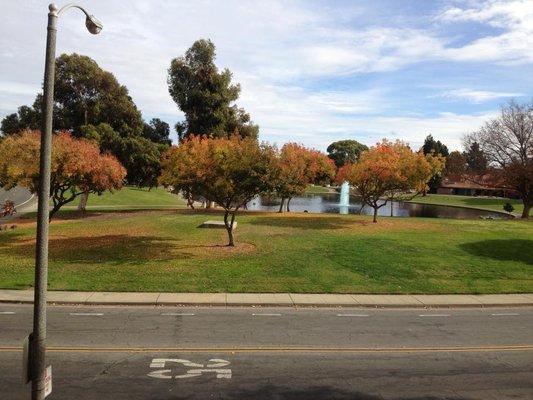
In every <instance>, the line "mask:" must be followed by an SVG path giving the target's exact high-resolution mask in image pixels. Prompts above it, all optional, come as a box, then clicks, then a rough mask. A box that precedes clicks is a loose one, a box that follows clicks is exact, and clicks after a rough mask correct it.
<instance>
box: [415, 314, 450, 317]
mask: <svg viewBox="0 0 533 400" xmlns="http://www.w3.org/2000/svg"><path fill="white" fill-rule="evenodd" d="M449 316H450V314H420V315H419V317H449Z"/></svg>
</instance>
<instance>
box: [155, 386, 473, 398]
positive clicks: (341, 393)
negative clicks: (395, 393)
mask: <svg viewBox="0 0 533 400" xmlns="http://www.w3.org/2000/svg"><path fill="white" fill-rule="evenodd" d="M171 398H172V399H176V397H155V398H153V399H152V400H170V399H171ZM179 398H180V399H183V400H185V399H187V397H183V398H182V397H179ZM195 398H196V397H195ZM387 398H388V399H390V400H469V399H467V398H466V397H434V396H422V397H410V396H408V397H393V398H390V397H387ZM217 399H243V400H244V399H245V400H383V399H384V398H383V397H382V396H374V395H371V394H365V393H361V392H357V391H345V390H340V389H334V388H331V387H328V386H317V387H311V388H308V389H293V388H289V387H279V386H274V385H268V386H262V387H259V388H256V389H250V390H235V391H230V392H229V393H223V394H221V395H220V397H219V396H217Z"/></svg>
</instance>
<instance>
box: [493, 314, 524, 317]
mask: <svg viewBox="0 0 533 400" xmlns="http://www.w3.org/2000/svg"><path fill="white" fill-rule="evenodd" d="M490 315H493V316H495V317H501V316H504V315H505V316H507V315H520V314H518V313H496V314H490Z"/></svg>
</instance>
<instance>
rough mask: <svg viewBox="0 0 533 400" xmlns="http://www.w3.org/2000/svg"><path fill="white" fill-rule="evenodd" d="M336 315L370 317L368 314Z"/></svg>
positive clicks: (339, 315) (341, 315)
mask: <svg viewBox="0 0 533 400" xmlns="http://www.w3.org/2000/svg"><path fill="white" fill-rule="evenodd" d="M337 317H370V315H368V314H337Z"/></svg>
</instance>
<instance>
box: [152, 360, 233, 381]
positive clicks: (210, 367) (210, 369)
mask: <svg viewBox="0 0 533 400" xmlns="http://www.w3.org/2000/svg"><path fill="white" fill-rule="evenodd" d="M169 364H170V365H169ZM172 364H178V365H183V366H184V367H187V368H189V369H187V371H186V372H185V373H184V374H181V375H172V369H168V368H167V367H168V366H172ZM229 364H230V362H229V361H227V360H222V359H220V358H211V359H210V360H208V363H207V364H205V365H204V364H198V363H194V362H191V361H189V360H184V359H182V358H154V359H153V360H152V362H151V363H150V368H159V369H158V370H156V371H151V372H149V373H148V374H147V375H148V376H149V377H151V378H156V379H185V378H195V377H198V376H201V375H203V374H209V373H211V374H215V376H216V378H217V379H231V369H229V368H224V367H227V366H228V365H229Z"/></svg>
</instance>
